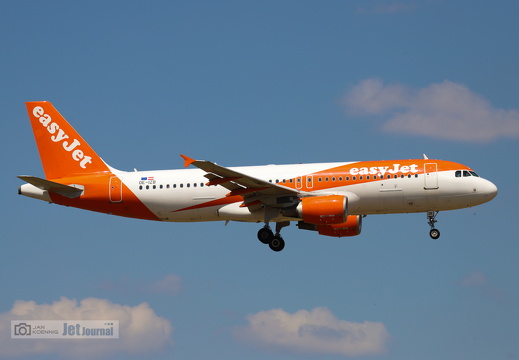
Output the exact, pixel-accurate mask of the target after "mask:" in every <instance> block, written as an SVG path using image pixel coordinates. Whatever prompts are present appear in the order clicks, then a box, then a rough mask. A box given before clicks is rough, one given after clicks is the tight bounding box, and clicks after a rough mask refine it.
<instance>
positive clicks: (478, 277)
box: [461, 271, 487, 287]
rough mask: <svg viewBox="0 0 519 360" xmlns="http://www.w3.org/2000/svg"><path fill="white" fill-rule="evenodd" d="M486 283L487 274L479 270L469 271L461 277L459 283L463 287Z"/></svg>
mask: <svg viewBox="0 0 519 360" xmlns="http://www.w3.org/2000/svg"><path fill="white" fill-rule="evenodd" d="M486 284H487V276H486V275H485V274H483V273H482V272H479V271H474V272H471V273H470V274H467V275H466V276H465V277H464V278H463V279H461V285H463V286H465V287H477V286H484V285H486Z"/></svg>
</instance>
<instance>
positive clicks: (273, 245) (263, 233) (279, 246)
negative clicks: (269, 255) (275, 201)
mask: <svg viewBox="0 0 519 360" xmlns="http://www.w3.org/2000/svg"><path fill="white" fill-rule="evenodd" d="M288 225H290V221H282V222H278V223H276V233H275V234H274V233H273V232H272V230H271V229H270V226H269V225H268V224H265V226H264V227H263V228H261V229H259V231H258V240H259V241H261V242H262V243H263V244H268V245H269V247H270V249H271V250H273V251H276V252H278V251H281V250H283V248H284V247H285V240H283V238H282V237H281V234H280V232H281V229H282V228H284V227H285V226H288Z"/></svg>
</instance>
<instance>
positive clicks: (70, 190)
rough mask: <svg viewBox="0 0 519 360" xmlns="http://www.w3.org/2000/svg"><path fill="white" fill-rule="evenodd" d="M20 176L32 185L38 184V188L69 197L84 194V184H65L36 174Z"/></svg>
mask: <svg viewBox="0 0 519 360" xmlns="http://www.w3.org/2000/svg"><path fill="white" fill-rule="evenodd" d="M18 178H20V179H22V180H23V181H25V182H28V183H29V184H31V185H34V186H36V187H37V188H38V189H41V190H47V191H48V192H53V193H56V194H59V195H62V196H65V197H68V198H69V199H73V198H77V197H78V196H80V195H81V194H83V190H84V188H83V186H81V185H75V184H74V185H64V184H60V183H57V182H54V181H49V180H45V179H41V178H38V177H35V176H27V175H21V176H18Z"/></svg>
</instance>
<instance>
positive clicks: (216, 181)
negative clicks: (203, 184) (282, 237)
mask: <svg viewBox="0 0 519 360" xmlns="http://www.w3.org/2000/svg"><path fill="white" fill-rule="evenodd" d="M180 156H182V158H183V159H184V166H185V167H188V166H189V165H193V166H195V167H197V168H199V169H201V170H203V171H205V172H207V174H206V175H205V177H206V178H208V179H209V182H208V183H207V184H208V185H221V186H223V187H225V188H227V189H229V190H230V193H229V194H227V196H233V195H242V196H243V197H244V199H245V203H244V206H249V205H248V204H252V203H254V204H255V205H257V204H258V203H263V204H264V205H270V206H280V207H282V206H284V205H283V204H284V203H285V201H279V200H278V199H280V198H285V197H287V199H286V200H287V202H292V201H294V200H295V199H297V198H300V197H304V196H307V195H308V194H307V193H306V192H304V191H300V190H296V189H291V188H289V187H286V186H282V185H278V184H273V183H271V182H268V181H265V180H261V179H257V178H255V177H253V176H250V175H246V174H243V173H240V172H238V171H235V170H232V169H229V168H226V167H224V166H220V165H218V164H215V163H213V162H211V161H206V160H194V159H191V158H190V157H188V156H185V155H180ZM249 208H250V206H249Z"/></svg>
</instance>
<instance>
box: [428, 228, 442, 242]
mask: <svg viewBox="0 0 519 360" xmlns="http://www.w3.org/2000/svg"><path fill="white" fill-rule="evenodd" d="M429 236H430V237H431V238H432V239H434V240H436V239H438V238H439V237H440V230H438V229H431V231H429Z"/></svg>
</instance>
